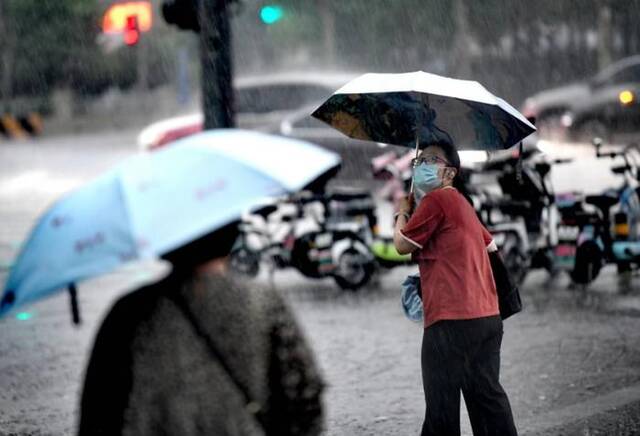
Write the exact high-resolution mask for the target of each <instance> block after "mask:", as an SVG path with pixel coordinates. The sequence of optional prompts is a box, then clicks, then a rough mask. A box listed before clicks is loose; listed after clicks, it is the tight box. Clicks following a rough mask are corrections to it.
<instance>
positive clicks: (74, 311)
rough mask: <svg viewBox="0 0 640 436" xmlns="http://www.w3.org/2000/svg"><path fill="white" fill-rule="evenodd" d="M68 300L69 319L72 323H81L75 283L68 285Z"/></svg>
mask: <svg viewBox="0 0 640 436" xmlns="http://www.w3.org/2000/svg"><path fill="white" fill-rule="evenodd" d="M69 301H70V303H71V319H72V320H73V324H74V325H76V326H78V325H80V324H81V323H82V320H81V319H80V307H79V306H78V292H77V288H76V284H75V283H71V284H70V285H69Z"/></svg>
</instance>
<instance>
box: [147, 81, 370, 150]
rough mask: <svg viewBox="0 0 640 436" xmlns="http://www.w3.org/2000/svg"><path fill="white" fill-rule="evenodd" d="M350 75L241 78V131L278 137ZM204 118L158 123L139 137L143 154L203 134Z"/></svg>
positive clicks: (237, 86) (237, 89) (237, 92)
mask: <svg viewBox="0 0 640 436" xmlns="http://www.w3.org/2000/svg"><path fill="white" fill-rule="evenodd" d="M356 75H357V74H355V73H354V74H350V73H321V72H319V73H277V74H264V75H259V76H245V77H240V78H238V79H237V80H236V81H235V82H234V91H235V94H234V98H235V101H234V104H235V110H236V124H237V126H238V127H240V128H243V129H250V130H259V131H263V132H272V133H278V132H279V129H280V123H281V122H282V120H283V119H285V118H286V117H287V116H288V115H289V114H290V113H293V112H295V111H297V110H299V109H300V108H301V107H304V106H307V105H310V104H318V105H319V104H320V103H321V102H322V101H323V100H325V99H326V98H328V97H329V96H330V95H331V94H333V93H334V92H335V91H336V90H337V89H338V88H340V87H341V86H342V85H344V84H345V83H347V82H348V81H349V80H350V79H352V78H354V77H355V76H356ZM202 128H203V115H202V113H201V112H196V113H192V114H188V115H181V116H176V117H172V118H168V119H165V120H161V121H158V122H155V123H153V124H151V125H149V126H148V127H146V128H145V129H144V130H143V131H142V132H141V133H140V135H139V136H138V145H139V146H140V148H141V149H143V150H152V149H155V148H158V147H161V146H163V145H165V144H167V143H170V142H172V141H175V140H176V139H179V138H182V137H184V136H188V135H191V134H194V133H196V132H199V131H201V130H202Z"/></svg>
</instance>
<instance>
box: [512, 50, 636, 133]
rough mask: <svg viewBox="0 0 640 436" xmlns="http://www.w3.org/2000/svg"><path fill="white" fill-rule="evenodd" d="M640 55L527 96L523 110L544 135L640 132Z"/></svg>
mask: <svg viewBox="0 0 640 436" xmlns="http://www.w3.org/2000/svg"><path fill="white" fill-rule="evenodd" d="M639 92H640V55H638V56H631V57H628V58H625V59H622V60H620V61H618V62H616V63H614V64H612V65H610V66H609V67H607V68H605V69H604V70H602V71H601V72H599V73H598V74H597V75H595V76H594V77H593V78H591V79H589V80H587V81H585V82H581V83H575V84H571V85H567V86H563V87H559V88H554V89H550V90H546V91H543V92H540V93H538V94H535V95H533V96H531V97H529V98H527V99H526V100H525V102H524V106H523V108H522V112H523V114H524V115H525V116H527V117H535V118H536V126H537V127H538V129H539V130H540V132H541V134H542V135H547V136H548V135H550V134H555V133H564V134H566V135H568V136H569V137H570V138H572V139H582V140H583V139H590V138H591V137H593V136H601V137H604V138H608V139H611V137H612V136H613V135H616V134H619V133H638V132H640V104H639V103H638V93H639Z"/></svg>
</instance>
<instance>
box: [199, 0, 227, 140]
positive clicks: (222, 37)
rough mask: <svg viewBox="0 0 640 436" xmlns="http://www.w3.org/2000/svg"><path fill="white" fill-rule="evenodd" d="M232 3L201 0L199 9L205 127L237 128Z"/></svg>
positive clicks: (225, 0) (220, 0)
mask: <svg viewBox="0 0 640 436" xmlns="http://www.w3.org/2000/svg"><path fill="white" fill-rule="evenodd" d="M230 3H231V0H202V1H201V2H200V9H199V14H200V17H199V21H200V56H201V61H202V78H201V80H202V108H203V112H204V128H205V129H216V128H223V127H233V126H234V116H233V88H232V65H231V25H230V22H229V4H230Z"/></svg>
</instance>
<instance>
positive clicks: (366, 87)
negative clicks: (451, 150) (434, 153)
mask: <svg viewBox="0 0 640 436" xmlns="http://www.w3.org/2000/svg"><path fill="white" fill-rule="evenodd" d="M312 116H314V117H315V118H318V119H320V120H322V121H324V122H326V123H327V124H329V125H330V126H331V127H333V128H335V129H337V130H339V131H341V132H342V133H344V134H345V135H347V136H349V137H351V138H355V139H363V140H369V141H375V142H383V143H387V144H396V145H403V146H407V147H414V146H417V143H418V142H419V143H429V142H430V141H434V140H448V141H449V142H451V143H453V144H454V145H455V146H456V147H457V148H458V149H460V150H500V149H505V148H509V147H511V146H513V145H515V144H517V143H518V142H520V141H521V140H522V139H524V138H525V137H527V136H529V135H530V134H531V133H533V132H534V131H535V130H536V128H535V127H534V126H533V125H532V124H531V123H530V122H529V121H528V120H527V119H526V118H525V117H524V116H523V115H522V114H521V113H520V112H518V111H517V110H516V109H514V108H513V107H512V106H511V105H509V103H507V102H505V101H504V100H502V99H501V98H498V97H496V96H495V95H493V94H492V93H490V92H489V91H487V89H486V88H484V87H483V86H482V85H481V84H480V83H478V82H475V81H469V80H458V79H451V78H449V77H443V76H438V75H436V74H430V73H425V72H423V71H417V72H413V73H402V74H373V73H369V74H364V75H362V76H360V77H357V78H355V79H353V80H352V81H351V82H349V83H347V84H346V85H344V86H343V87H342V88H340V89H339V90H338V91H336V92H335V93H334V94H333V95H332V96H331V97H330V98H329V99H328V100H327V101H326V102H324V103H323V104H322V105H321V106H320V107H319V108H318V109H316V110H315V111H314V112H313V114H312Z"/></svg>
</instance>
